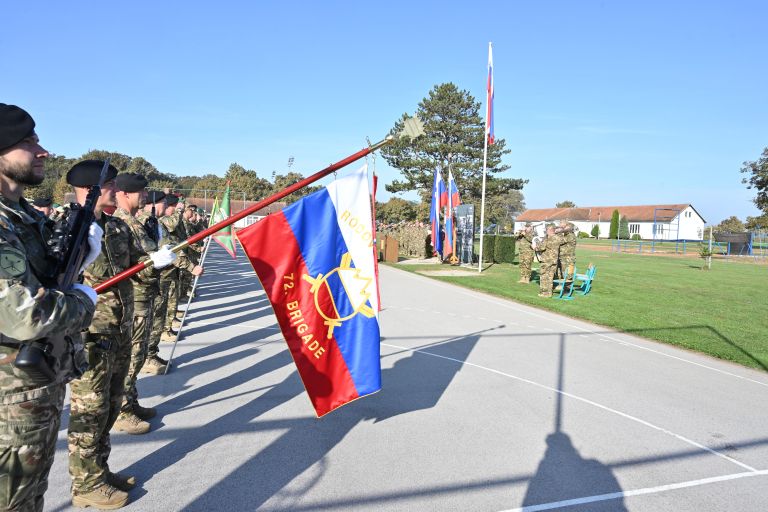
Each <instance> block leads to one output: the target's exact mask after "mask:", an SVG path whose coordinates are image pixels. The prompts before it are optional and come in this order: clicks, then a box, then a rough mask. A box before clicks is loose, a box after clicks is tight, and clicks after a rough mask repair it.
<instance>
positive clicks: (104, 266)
mask: <svg viewBox="0 0 768 512" xmlns="http://www.w3.org/2000/svg"><path fill="white" fill-rule="evenodd" d="M48 156H49V154H48V152H47V151H46V150H45V149H44V148H43V147H42V146H41V145H40V142H39V138H38V136H37V134H36V132H35V122H34V120H33V119H32V117H31V116H30V115H29V114H28V113H27V112H26V111H24V110H23V109H21V108H19V107H17V106H15V105H6V104H3V103H0V296H2V298H3V300H1V301H0V509H2V510H24V511H26V510H37V511H40V510H42V509H43V495H44V493H45V490H46V489H47V485H48V483H47V481H48V472H49V471H50V468H51V465H52V464H53V457H54V453H55V445H56V438H57V434H58V430H59V424H60V417H61V412H62V408H63V403H64V395H65V391H66V385H67V384H69V385H70V390H71V406H70V420H69V429H68V436H67V437H68V451H69V472H70V476H71V478H72V488H71V491H72V504H73V505H75V506H78V507H87V506H91V507H94V508H98V509H116V508H120V507H122V506H125V505H126V504H127V503H128V499H129V497H128V491H129V490H130V489H131V488H133V487H134V486H135V485H136V478H135V477H134V476H132V475H121V474H120V473H117V472H114V471H112V470H111V469H110V467H109V454H110V450H111V443H110V434H109V433H110V430H112V429H113V428H115V429H118V430H122V431H125V432H128V433H131V434H142V433H146V432H148V431H149V430H150V424H149V423H148V421H147V420H149V419H151V418H152V417H154V416H155V415H156V414H157V411H156V410H155V409H153V408H151V407H143V406H141V405H140V404H139V402H138V394H137V390H136V379H137V377H138V374H139V372H142V371H143V372H145V373H152V374H157V375H161V374H164V373H165V371H166V369H167V364H168V362H167V361H165V360H163V359H162V358H161V357H160V356H159V354H158V346H159V343H160V341H161V338H162V337H163V335H165V336H166V338H168V337H173V336H174V334H175V332H174V327H176V326H175V325H174V320H176V319H177V318H176V314H177V310H178V307H177V303H178V299H179V297H183V295H184V294H186V293H189V283H190V282H191V281H192V277H194V276H199V275H201V274H202V273H203V268H202V267H201V266H200V265H199V264H198V258H199V251H200V248H199V247H196V248H192V247H190V248H188V249H187V250H185V251H181V252H179V253H175V252H173V251H171V247H172V246H175V245H177V244H179V243H180V242H181V241H182V240H184V239H186V238H188V237H189V236H191V235H192V234H193V233H194V232H195V231H196V230H199V229H202V223H201V222H198V224H197V225H195V222H194V219H195V217H196V215H195V214H196V212H195V211H193V210H194V209H193V208H188V207H183V204H182V203H180V202H179V198H178V197H177V196H175V195H173V194H167V195H166V194H164V193H162V192H160V193H151V195H150V199H149V200H147V190H146V187H147V180H146V178H145V177H143V176H141V175H139V174H133V173H125V174H120V175H118V171H117V169H116V168H115V167H113V166H111V165H110V166H109V167H108V173H107V176H106V180H105V182H104V183H103V186H102V190H101V196H100V197H99V198H98V200H97V202H96V205H95V217H96V220H95V221H94V222H93V223H92V224H91V225H90V226H89V231H88V240H87V243H88V246H89V248H90V249H89V251H88V254H87V257H86V259H85V261H84V262H83V264H82V267H81V268H80V269H79V271H80V273H81V282H80V283H76V284H73V285H72V286H71V287H69V288H67V289H59V286H58V283H57V280H58V277H59V276H56V275H51V274H52V273H53V272H52V271H51V269H52V268H56V265H55V261H56V256H55V255H53V254H52V253H51V249H50V245H51V241H52V240H53V239H54V236H55V235H54V231H55V230H56V229H57V226H56V225H55V223H54V222H53V221H52V220H51V219H50V218H48V217H46V216H45V215H42V214H41V213H40V212H39V211H38V210H36V209H35V208H34V207H33V206H32V205H30V204H29V203H28V202H27V201H26V200H25V199H24V197H23V194H24V191H25V189H26V187H28V186H34V185H39V184H40V183H41V182H42V181H43V179H44V177H45V173H44V160H45V158H47V157H48ZM103 164H104V162H102V161H98V160H85V161H82V162H79V163H77V164H75V165H74V166H73V167H72V168H71V169H70V170H69V171H68V173H67V176H66V180H67V183H68V184H69V185H71V186H72V188H73V191H74V193H75V197H76V202H77V203H79V204H80V205H83V204H84V203H85V200H86V197H87V195H88V192H89V190H90V189H91V187H92V186H94V185H96V184H97V183H98V182H99V179H100V173H101V169H102V167H103ZM147 203H149V204H147ZM180 205H181V207H180ZM108 212H112V213H108ZM66 216H67V212H66V211H65V212H64V213H63V215H62V217H63V218H64V219H66ZM142 260H151V263H152V264H151V265H149V264H148V265H146V266H145V268H144V269H143V270H142V271H140V272H138V273H137V274H135V275H134V276H133V277H131V278H130V279H124V280H123V281H120V282H118V283H116V284H114V285H112V286H111V287H109V288H107V289H106V290H105V291H104V292H103V293H102V294H101V295H97V294H96V292H95V290H94V288H95V287H97V286H98V285H99V284H101V283H103V282H105V281H106V280H108V279H110V278H111V277H113V276H115V275H117V274H118V273H120V272H122V271H124V270H126V269H128V268H130V267H132V266H134V265H136V264H137V263H139V262H140V261H142ZM29 347H37V348H38V349H39V350H40V352H39V353H40V354H42V360H41V361H39V363H40V364H41V365H43V366H44V367H45V369H46V370H47V372H42V373H40V372H31V371H29V370H27V369H25V367H24V366H23V365H21V364H19V365H17V364H16V363H17V358H18V357H19V354H20V353H22V351H24V350H27V349H28V348H29ZM84 362H87V365H86V364H83V363H84ZM46 373H47V376H46V375H45V374H46Z"/></svg>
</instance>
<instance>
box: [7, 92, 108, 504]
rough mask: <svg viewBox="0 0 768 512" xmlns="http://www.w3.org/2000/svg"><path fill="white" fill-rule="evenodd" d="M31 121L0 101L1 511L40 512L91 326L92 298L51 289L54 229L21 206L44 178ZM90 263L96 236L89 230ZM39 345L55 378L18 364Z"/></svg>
mask: <svg viewBox="0 0 768 512" xmlns="http://www.w3.org/2000/svg"><path fill="white" fill-rule="evenodd" d="M47 157H48V152H47V151H46V150H45V149H43V147H42V146H40V143H39V139H38V137H37V134H36V133H35V122H34V120H33V119H32V117H31V116H30V115H29V114H28V113H27V112H26V111H24V110H23V109H21V108H19V107H17V106H15V105H6V104H4V103H0V296H2V300H0V483H1V485H0V509H2V510H35V511H41V510H43V494H44V493H45V491H46V489H47V488H48V472H49V471H50V469H51V465H52V464H53V456H54V453H55V451H56V437H57V434H58V431H59V424H60V420H61V411H62V406H63V404H64V392H65V389H66V383H67V382H68V381H69V380H71V379H72V378H73V377H74V376H76V375H77V372H78V371H82V370H83V369H84V368H82V367H81V366H80V365H81V363H82V359H81V360H79V361H78V360H77V359H74V356H75V355H78V354H79V356H80V358H82V353H80V352H79V349H80V348H81V341H80V337H79V336H80V334H79V331H80V330H82V329H85V328H87V327H88V324H89V323H90V321H91V318H92V316H93V312H94V310H95V304H96V292H95V291H94V290H93V289H92V288H90V287H88V286H85V285H82V284H75V285H73V286H72V288H70V289H68V290H63V291H61V290H57V289H55V281H56V278H57V277H58V276H53V275H51V272H50V269H51V268H53V267H54V265H52V263H51V259H50V255H49V254H48V246H47V242H48V240H49V239H50V238H51V225H50V223H49V222H47V221H46V220H45V218H44V217H42V216H41V215H39V214H38V212H37V211H36V210H34V209H33V208H32V207H31V206H30V205H29V203H27V201H26V200H24V198H23V197H22V196H23V193H24V189H25V188H26V187H27V186H29V185H32V186H34V185H39V184H40V183H42V181H43V178H44V176H45V175H44V170H43V160H44V159H45V158H47ZM88 242H89V245H90V247H91V250H90V251H89V255H88V258H87V259H86V261H85V264H86V265H87V264H88V263H90V261H91V260H92V258H95V257H96V256H97V255H98V252H99V248H100V244H101V233H100V231H99V230H98V229H97V228H96V227H92V229H91V231H90V232H89V241H88ZM34 346H37V348H38V349H39V348H42V349H43V350H44V354H45V355H44V356H43V357H42V358H41V359H40V360H39V363H40V365H45V366H46V367H47V369H48V372H49V373H50V374H51V375H52V376H53V378H51V379H50V380H48V379H45V380H43V379H41V378H40V376H39V375H35V374H33V373H31V372H29V371H27V370H25V369H24V367H23V366H22V367H17V365H16V362H17V358H18V357H19V355H20V353H22V351H26V350H28V349H30V347H34Z"/></svg>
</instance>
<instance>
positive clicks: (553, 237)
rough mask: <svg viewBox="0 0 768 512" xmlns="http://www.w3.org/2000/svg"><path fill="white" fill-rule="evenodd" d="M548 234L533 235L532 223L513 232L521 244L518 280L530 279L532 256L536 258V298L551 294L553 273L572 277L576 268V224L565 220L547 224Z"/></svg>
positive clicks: (561, 276)
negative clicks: (537, 262) (537, 283)
mask: <svg viewBox="0 0 768 512" xmlns="http://www.w3.org/2000/svg"><path fill="white" fill-rule="evenodd" d="M546 232H547V236H546V237H545V238H544V239H541V238H539V237H537V236H536V232H535V230H534V228H533V225H532V224H530V223H527V224H526V225H525V227H524V228H523V229H522V231H519V232H518V233H516V234H515V236H516V237H517V240H519V242H518V246H519V247H520V281H518V282H520V283H524V284H527V283H530V282H531V265H532V264H533V258H534V255H535V256H536V258H537V259H538V260H539V297H551V296H552V289H553V286H552V285H553V282H554V279H555V276H557V277H558V278H559V279H562V278H563V276H565V278H566V280H568V279H569V278H570V280H571V281H572V280H573V274H574V272H575V269H576V240H577V237H576V227H575V226H574V225H573V223H571V222H568V220H567V219H565V220H561V221H560V225H559V226H556V225H555V224H547V228H546ZM566 284H567V283H566Z"/></svg>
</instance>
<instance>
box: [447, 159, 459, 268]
mask: <svg viewBox="0 0 768 512" xmlns="http://www.w3.org/2000/svg"><path fill="white" fill-rule="evenodd" d="M447 197H448V204H447V205H446V208H445V245H446V248H445V254H446V255H448V254H452V253H453V240H454V238H456V226H455V225H454V224H453V209H454V208H456V207H457V206H459V205H460V204H461V200H460V199H459V189H458V188H457V187H456V182H455V181H453V173H452V172H451V170H450V169H448V194H447Z"/></svg>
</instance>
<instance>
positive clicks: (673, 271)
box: [394, 247, 768, 371]
mask: <svg viewBox="0 0 768 512" xmlns="http://www.w3.org/2000/svg"><path fill="white" fill-rule="evenodd" d="M588 262H592V263H594V264H595V265H596V266H597V274H596V276H595V281H594V283H593V286H592V291H591V292H590V293H589V294H588V295H586V296H583V297H582V296H578V297H575V299H574V300H572V301H562V300H555V299H544V298H540V297H538V296H537V294H538V283H533V282H532V283H531V284H528V285H523V284H518V283H517V280H518V279H519V278H520V271H519V268H518V266H517V264H495V265H492V266H491V267H489V268H487V269H486V270H484V271H483V273H482V274H480V275H478V276H434V277H433V276H430V277H433V278H434V279H439V280H441V281H446V282H449V283H454V284H458V285H461V286H465V287H467V288H472V289H475V290H480V291H483V292H487V293H490V294H492V295H497V296H499V297H506V298H510V299H514V300H516V301H518V302H522V303H525V304H531V305H533V306H536V307H540V308H543V309H548V310H551V311H556V312H558V313H561V314H564V315H569V316H572V317H576V318H582V319H585V320H589V321H591V322H594V323H597V324H601V325H605V326H609V327H612V328H614V329H617V330H620V331H625V332H628V333H633V334H636V335H638V336H642V337H645V338H651V339H655V340H659V341H663V342H665V343H669V344H672V345H678V346H681V347H686V348H689V349H692V350H696V351H700V352H704V353H707V354H710V355H712V356H715V357H719V358H721V359H727V360H729V361H734V362H737V363H739V364H742V365H744V366H749V367H753V368H757V369H761V370H763V371H768V265H759V264H748V263H739V262H734V261H722V260H714V261H713V262H712V270H710V271H704V270H701V267H702V262H703V260H701V259H700V258H687V257H668V256H647V255H646V256H641V255H636V254H626V253H613V252H610V251H606V250H605V249H603V250H594V249H589V248H585V247H579V249H578V250H577V256H576V266H577V269H578V271H579V272H583V271H585V270H586V266H587V263H588ZM394 266H396V267H397V268H400V269H402V270H407V271H411V272H418V271H429V270H447V269H449V268H460V267H449V266H448V265H413V264H407V265H394ZM536 266H537V264H536V262H534V268H536Z"/></svg>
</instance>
